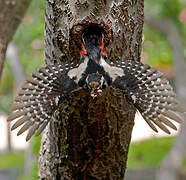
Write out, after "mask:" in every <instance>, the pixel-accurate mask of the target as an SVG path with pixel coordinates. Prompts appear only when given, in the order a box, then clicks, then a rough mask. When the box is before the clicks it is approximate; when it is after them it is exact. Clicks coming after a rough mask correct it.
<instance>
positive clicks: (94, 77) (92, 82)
mask: <svg viewBox="0 0 186 180" xmlns="http://www.w3.org/2000/svg"><path fill="white" fill-rule="evenodd" d="M86 86H87V87H88V89H90V90H91V93H90V94H91V96H92V97H93V98H94V97H96V96H98V95H100V94H101V93H102V89H103V88H105V87H106V81H105V79H104V77H103V75H102V74H99V72H98V71H97V72H96V73H92V74H88V76H87V78H86Z"/></svg>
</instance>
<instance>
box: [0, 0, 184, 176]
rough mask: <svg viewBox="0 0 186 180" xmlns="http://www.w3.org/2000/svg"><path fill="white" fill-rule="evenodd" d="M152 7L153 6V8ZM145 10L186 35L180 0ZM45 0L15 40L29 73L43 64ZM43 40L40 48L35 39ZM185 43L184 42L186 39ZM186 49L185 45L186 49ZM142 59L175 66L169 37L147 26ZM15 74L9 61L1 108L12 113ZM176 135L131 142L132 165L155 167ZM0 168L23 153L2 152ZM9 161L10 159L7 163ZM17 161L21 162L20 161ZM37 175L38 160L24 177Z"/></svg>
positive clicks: (159, 1) (37, 1)
mask: <svg viewBox="0 0 186 180" xmlns="http://www.w3.org/2000/svg"><path fill="white" fill-rule="evenodd" d="M152 7H153V8H152ZM145 8H146V11H148V10H151V11H153V12H154V13H156V14H157V16H158V17H160V18H171V19H172V20H173V21H174V23H175V24H176V25H177V27H178V28H179V30H180V33H181V34H182V36H183V39H186V27H185V26H184V25H183V24H181V23H180V21H179V19H178V17H179V14H180V12H181V11H182V10H183V8H184V6H183V5H182V4H181V3H180V1H179V0H156V1H154V0H148V1H147V0H146V1H145ZM44 10H45V2H44V0H33V1H32V4H31V6H30V8H29V10H28V12H27V14H26V16H25V18H24V20H23V22H22V23H21V25H20V27H19V29H18V30H17V33H16V35H15V37H14V40H13V42H14V43H15V44H16V45H17V47H18V49H19V55H20V59H21V62H22V64H23V65H24V67H25V72H26V75H27V76H29V75H31V73H32V72H34V71H35V70H36V68H37V67H39V66H41V65H42V64H44V55H43V54H44V42H43V41H44ZM38 42H39V44H40V46H39V48H38V47H35V45H34V44H35V43H38ZM184 43H185V42H184ZM184 45H185V44H184ZM185 52H186V49H185ZM142 54H143V55H144V56H143V55H142V60H143V61H144V62H145V63H149V64H151V65H153V66H168V67H172V65H173V60H172V55H171V51H170V48H169V46H168V43H167V40H166V38H165V37H164V36H163V35H162V34H160V33H159V32H157V31H155V30H152V29H150V28H148V27H147V26H146V25H145V26H144V43H143V53H142ZM13 84H14V78H13V74H12V72H11V69H10V67H9V65H8V63H7V61H6V63H5V68H4V72H3V78H2V80H1V84H0V110H3V111H4V112H6V113H9V107H10V105H11V104H12V99H13V95H12V91H13ZM173 139H174V138H162V139H154V140H149V141H146V142H142V143H138V144H132V145H131V146H130V152H129V160H128V167H129V168H154V167H157V166H158V165H159V164H160V163H161V161H162V159H163V157H164V156H165V155H166V153H167V152H168V151H169V149H170V148H171V145H172V143H173ZM32 145H33V154H34V155H35V156H37V154H38V152H39V147H40V137H39V138H33V139H32ZM0 158H1V161H0V169H6V168H12V167H18V168H19V167H21V168H23V164H24V154H23V153H21V152H20V153H18V154H17V153H16V154H12V153H8V154H6V155H2V156H1V157H0ZM5 162H7V163H5ZM17 162H18V163H17ZM28 178H29V179H38V178H37V162H35V163H34V164H33V170H32V173H31V175H30V176H29V177H28V176H27V177H26V178H25V177H24V176H23V177H22V178H21V179H28Z"/></svg>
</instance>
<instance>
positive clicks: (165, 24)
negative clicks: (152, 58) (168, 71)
mask: <svg viewBox="0 0 186 180" xmlns="http://www.w3.org/2000/svg"><path fill="white" fill-rule="evenodd" d="M145 22H146V23H147V24H148V25H149V26H151V27H152V28H155V29H157V30H158V31H160V32H161V33H163V34H164V35H165V36H166V38H167V40H168V43H169V46H170V48H171V50H172V56H173V60H174V65H175V68H174V69H175V74H176V91H177V95H178V99H179V100H180V102H181V104H182V106H183V107H185V106H186V96H185V91H186V79H185V78H184V77H186V64H185V61H184V46H183V41H182V38H181V35H180V33H179V30H178V29H177V27H176V25H174V23H173V22H172V21H171V20H169V19H164V20H161V19H158V18H156V17H155V16H153V15H152V14H147V15H146V16H145ZM183 119H185V116H184V117H183ZM185 137H186V123H185V122H183V125H182V128H181V131H180V134H179V135H178V137H177V138H176V141H175V143H174V145H173V147H172V149H171V151H170V152H169V153H168V155H167V156H166V158H165V159H164V161H163V163H162V164H161V166H160V169H159V171H158V173H157V177H156V179H157V180H164V179H169V180H177V179H178V176H179V170H181V167H182V166H183V162H184V157H185V149H186V141H185Z"/></svg>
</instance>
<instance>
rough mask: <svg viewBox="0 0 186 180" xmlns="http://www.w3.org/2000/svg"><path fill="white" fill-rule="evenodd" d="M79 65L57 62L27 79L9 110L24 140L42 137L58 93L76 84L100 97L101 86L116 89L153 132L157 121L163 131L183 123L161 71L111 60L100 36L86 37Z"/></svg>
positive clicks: (13, 127)
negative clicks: (24, 136) (25, 134)
mask: <svg viewBox="0 0 186 180" xmlns="http://www.w3.org/2000/svg"><path fill="white" fill-rule="evenodd" d="M80 54H81V58H80V61H79V63H78V64H74V62H70V63H63V62H60V63H55V64H50V65H46V66H45V67H42V68H40V69H39V70H38V71H37V72H36V73H33V75H32V77H30V78H28V79H27V80H26V82H25V83H24V85H23V86H22V88H21V90H20V91H19V93H18V96H17V97H16V98H15V102H14V104H13V106H12V108H11V110H12V111H13V113H12V114H11V115H10V116H9V118H8V121H12V120H15V119H17V121H16V122H15V123H14V125H13V126H12V128H11V129H12V130H13V129H15V128H17V127H19V126H21V125H22V124H23V126H22V128H21V129H20V130H19V132H18V135H20V134H22V133H23V132H25V131H26V130H29V131H28V134H27V138H26V140H29V139H30V138H31V137H32V136H33V134H34V133H35V132H36V135H40V134H41V132H42V131H43V130H44V128H45V127H46V126H47V124H48V123H49V122H50V120H51V118H52V116H53V113H54V112H55V110H56V109H57V107H58V103H59V99H60V97H61V96H63V95H65V94H68V93H70V92H72V91H75V90H78V89H80V88H86V89H87V91H90V96H92V97H93V98H99V96H101V94H102V91H103V90H104V88H106V87H108V86H112V87H115V88H118V89H120V90H121V91H122V92H123V93H124V95H125V96H126V98H127V99H128V101H129V102H131V103H133V104H134V106H135V107H136V109H137V110H138V111H139V112H140V113H141V114H142V116H143V118H144V119H145V121H146V122H147V123H148V124H149V126H150V127H151V128H152V129H153V130H154V131H156V132H158V131H157V128H156V126H155V125H157V126H158V127H159V128H161V129H162V130H163V131H165V132H166V133H168V134H170V131H169V130H168V129H167V127H166V126H168V127H171V128H172V129H175V130H176V129H177V128H176V126H175V125H174V124H173V123H172V121H176V122H178V123H181V121H182V120H181V118H180V117H179V116H178V115H177V114H176V113H175V112H181V113H183V112H185V110H184V109H183V108H181V107H179V106H178V101H177V100H176V97H175V96H176V95H175V93H174V92H173V89H172V87H171V86H170V84H169V82H168V81H167V80H166V79H164V78H163V77H162V75H163V74H162V73H161V72H159V71H157V70H156V69H154V68H153V67H151V66H149V65H144V64H142V63H141V62H137V61H133V60H125V61H124V60H121V61H116V62H111V61H109V60H108V59H107V57H106V53H105V51H104V43H103V38H102V36H101V35H97V34H96V33H95V34H91V35H90V34H88V35H86V36H85V37H84V41H83V44H82V50H81V52H80Z"/></svg>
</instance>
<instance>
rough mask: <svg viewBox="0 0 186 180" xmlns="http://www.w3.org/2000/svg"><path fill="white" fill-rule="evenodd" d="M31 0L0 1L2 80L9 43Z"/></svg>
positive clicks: (0, 66) (0, 62)
mask: <svg viewBox="0 0 186 180" xmlns="http://www.w3.org/2000/svg"><path fill="white" fill-rule="evenodd" d="M30 2H31V0H1V1H0V78H1V74H2V71H3V65H4V59H5V54H6V49H7V46H8V43H9V42H10V41H11V40H12V38H13V35H14V34H15V32H16V29H17V27H18V26H19V23H20V22H21V20H22V18H23V16H24V14H25V12H26V10H27V8H28V6H29V4H30Z"/></svg>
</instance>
